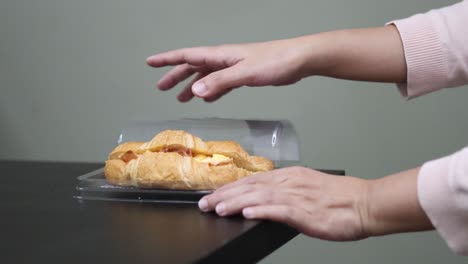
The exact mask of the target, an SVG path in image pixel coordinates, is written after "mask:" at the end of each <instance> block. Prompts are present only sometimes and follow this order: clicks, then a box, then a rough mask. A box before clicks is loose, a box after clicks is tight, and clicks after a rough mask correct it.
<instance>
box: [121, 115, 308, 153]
mask: <svg viewBox="0 0 468 264" xmlns="http://www.w3.org/2000/svg"><path fill="white" fill-rule="evenodd" d="M168 129H170V130H185V131H187V132H189V133H191V134H193V135H195V136H197V137H199V138H201V139H203V140H205V141H208V140H209V141H211V140H232V141H236V142H237V143H239V144H240V145H241V146H242V147H243V148H244V149H245V150H246V151H247V152H249V154H251V155H255V156H263V157H266V158H268V159H271V160H273V161H275V162H280V161H300V157H299V155H300V154H299V153H300V151H299V142H298V138H297V134H296V131H295V130H294V127H293V125H292V124H291V122H289V121H287V120H240V119H222V118H203V119H179V120H167V121H132V122H130V123H129V124H127V126H126V127H125V128H124V129H123V130H122V132H121V134H120V136H119V138H118V142H117V143H118V144H120V143H122V142H128V141H148V140H151V139H152V138H153V137H154V136H155V135H156V134H158V133H159V132H161V131H164V130H168Z"/></svg>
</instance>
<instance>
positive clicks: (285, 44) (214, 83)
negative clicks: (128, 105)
mask: <svg viewBox="0 0 468 264" xmlns="http://www.w3.org/2000/svg"><path fill="white" fill-rule="evenodd" d="M147 63H148V64H149V65H150V66H153V67H163V66H170V65H176V67H174V68H173V69H172V70H170V71H169V72H168V73H167V74H166V75H164V76H163V77H162V78H161V80H159V82H158V86H159V88H160V89H161V90H168V89H171V88H173V87H174V86H175V85H177V84H178V83H179V82H182V81H184V80H185V79H187V78H189V77H190V76H192V75H194V74H195V77H194V78H193V79H192V81H191V82H189V84H188V85H187V86H186V87H185V89H183V90H182V92H181V93H180V94H179V96H178V97H177V98H178V99H179V101H181V102H187V101H189V100H190V99H192V98H193V96H194V95H196V96H198V97H201V98H203V99H204V100H205V101H207V102H211V101H215V100H217V99H218V98H220V97H221V96H223V95H224V94H226V93H228V92H230V91H231V90H232V89H234V88H238V87H241V86H244V85H245V86H265V85H275V86H278V85H287V84H293V83H295V82H297V81H299V80H301V79H302V78H305V77H308V76H312V75H322V76H329V77H334V78H341V79H351V80H362V81H379V82H396V83H404V82H406V62H405V56H404V52H403V46H402V44H401V40H400V36H399V33H398V30H397V29H396V28H395V27H394V26H385V27H380V28H371V29H352V30H340V31H331V32H325V33H319V34H314V35H309V36H304V37H298V38H292V39H285V40H277V41H270V42H263V43H252V44H237V45H222V46H214V47H197V48H186V49H179V50H173V51H168V52H164V53H160V54H156V55H154V56H151V57H149V58H148V59H147Z"/></svg>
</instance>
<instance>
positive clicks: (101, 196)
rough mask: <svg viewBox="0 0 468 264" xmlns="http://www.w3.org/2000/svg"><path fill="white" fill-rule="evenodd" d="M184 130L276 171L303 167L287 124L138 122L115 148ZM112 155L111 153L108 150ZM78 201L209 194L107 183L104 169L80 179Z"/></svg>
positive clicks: (126, 130) (167, 199)
mask: <svg viewBox="0 0 468 264" xmlns="http://www.w3.org/2000/svg"><path fill="white" fill-rule="evenodd" d="M168 129H171V130H185V131H187V132H189V133H191V134H193V135H195V136H197V137H199V138H201V139H203V140H204V141H208V140H233V141H236V142H237V143H239V144H240V145H241V146H242V147H243V148H244V149H245V150H246V151H247V152H249V154H250V155H256V156H263V157H266V158H268V159H271V160H272V161H273V162H274V164H275V168H281V167H286V166H292V165H299V164H300V157H299V153H300V151H299V140H298V138H297V134H296V131H295V130H294V127H293V126H292V124H291V123H290V122H289V121H287V120H238V119H220V118H205V119H180V120H169V121H135V122H131V123H129V124H128V125H127V126H126V128H124V129H123V130H122V132H121V134H120V136H119V138H118V140H117V141H116V145H117V144H120V143H123V142H127V141H149V140H151V139H152V138H153V137H154V136H155V135H156V134H157V133H159V132H161V131H164V130H168ZM109 151H110V150H109ZM76 188H77V190H78V195H77V196H75V198H77V199H80V200H83V199H93V200H125V201H143V202H197V201H198V200H199V199H200V198H201V197H202V196H204V195H206V194H208V193H210V191H208V190H207V191H181V190H167V189H164V190H163V189H141V188H137V187H122V186H115V185H112V184H110V183H108V182H107V181H106V179H105V177H104V168H101V169H98V170H96V171H92V172H90V173H87V174H85V175H81V176H80V177H78V185H77V187H76Z"/></svg>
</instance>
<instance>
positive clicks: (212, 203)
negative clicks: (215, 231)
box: [198, 185, 255, 212]
mask: <svg viewBox="0 0 468 264" xmlns="http://www.w3.org/2000/svg"><path fill="white" fill-rule="evenodd" d="M252 191H255V186H251V185H240V186H236V187H234V188H230V189H225V190H224V191H218V192H214V193H212V194H209V195H206V196H204V197H203V198H202V199H201V200H200V201H199V203H198V205H199V207H200V209H201V210H202V211H204V212H208V211H212V210H214V209H215V207H216V205H218V203H220V202H221V201H225V200H228V199H231V198H233V197H236V196H241V195H244V194H246V193H248V192H252Z"/></svg>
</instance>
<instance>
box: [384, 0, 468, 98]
mask: <svg viewBox="0 0 468 264" xmlns="http://www.w3.org/2000/svg"><path fill="white" fill-rule="evenodd" d="M391 23H392V24H394V25H395V26H396V27H397V29H398V31H399V33H400V37H401V40H402V43H403V48H404V52H405V59H406V65H407V80H406V83H403V84H398V88H399V90H400V92H401V94H402V95H403V96H405V97H406V98H408V99H411V98H414V97H417V96H420V95H423V94H427V93H430V92H434V91H436V90H439V89H442V88H447V87H456V86H461V85H463V84H467V83H468V45H467V43H468V1H466V0H465V1H462V2H460V3H458V4H455V5H452V6H449V7H444V8H441V9H436V10H431V11H429V12H427V13H425V14H417V15H414V16H412V17H409V18H406V19H402V20H396V21H393V22H391Z"/></svg>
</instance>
